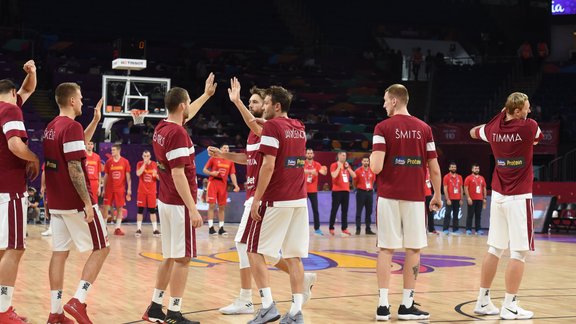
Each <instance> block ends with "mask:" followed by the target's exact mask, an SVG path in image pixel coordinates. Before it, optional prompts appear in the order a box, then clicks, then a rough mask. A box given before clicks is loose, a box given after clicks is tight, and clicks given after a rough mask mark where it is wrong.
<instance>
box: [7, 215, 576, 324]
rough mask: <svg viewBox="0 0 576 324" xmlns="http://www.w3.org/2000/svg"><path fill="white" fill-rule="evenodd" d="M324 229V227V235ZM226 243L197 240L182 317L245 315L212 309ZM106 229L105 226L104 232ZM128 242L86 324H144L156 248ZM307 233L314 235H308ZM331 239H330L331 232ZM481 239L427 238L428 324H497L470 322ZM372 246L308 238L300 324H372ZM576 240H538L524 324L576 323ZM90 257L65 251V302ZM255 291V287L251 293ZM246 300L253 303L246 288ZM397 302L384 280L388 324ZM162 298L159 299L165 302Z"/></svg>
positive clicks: (39, 268)
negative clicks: (312, 275) (311, 277)
mask: <svg viewBox="0 0 576 324" xmlns="http://www.w3.org/2000/svg"><path fill="white" fill-rule="evenodd" d="M324 227H325V226H323V228H324ZM226 229H227V230H228V231H229V232H230V235H229V236H228V237H218V236H216V237H209V236H208V233H207V232H208V228H207V227H206V226H204V227H202V228H201V229H200V231H199V233H198V241H197V244H198V252H199V254H200V257H199V258H198V259H197V260H194V261H193V262H191V267H190V272H189V279H188V286H187V289H186V293H185V296H184V299H183V309H182V312H183V313H185V314H187V316H188V317H189V318H190V319H194V320H199V321H201V322H202V323H246V322H247V321H248V320H250V319H251V315H241V316H224V315H220V313H219V312H218V308H220V307H222V306H225V305H227V304H228V303H230V302H231V301H232V300H233V299H234V298H235V297H236V296H237V294H238V292H239V288H240V287H239V282H240V280H239V276H238V264H237V256H236V253H235V250H234V242H233V238H234V234H235V231H236V227H235V226H234V225H226ZM43 230H44V227H43V226H36V225H34V226H29V229H28V231H29V234H30V236H29V238H28V241H27V244H28V249H27V251H26V253H25V254H24V257H23V260H22V263H21V265H20V273H19V275H18V280H17V284H16V291H15V297H14V306H15V307H16V309H17V311H18V313H19V314H20V315H24V316H27V317H28V318H29V320H30V322H31V323H45V322H46V319H47V316H48V313H49V311H50V294H49V285H48V264H49V260H50V253H51V238H49V237H42V236H40V232H41V231H43ZM109 230H112V227H109ZM124 230H125V231H126V234H127V235H126V236H124V237H117V236H111V237H110V242H111V249H112V250H111V253H110V255H109V257H108V260H107V262H106V263H105V265H104V267H103V269H102V272H101V273H100V276H99V278H98V280H97V281H96V282H95V283H94V285H93V287H92V289H91V291H90V294H89V296H88V312H89V315H90V316H91V319H92V320H93V322H94V323H143V321H141V320H140V317H141V315H142V313H143V312H144V310H145V309H146V306H147V305H148V304H149V302H150V297H151V295H152V289H153V285H154V278H155V274H156V269H157V266H158V264H159V262H158V261H157V259H158V258H160V257H161V256H160V253H161V252H160V251H161V244H160V239H159V238H154V237H152V235H151V227H150V226H144V235H143V236H142V237H140V238H135V237H134V235H133V233H134V231H135V226H133V225H125V226H124ZM311 232H312V231H311ZM338 233H339V231H337V234H338ZM486 238H487V237H486V236H448V237H446V236H435V235H434V236H429V237H428V244H429V247H428V248H427V249H425V250H424V251H423V252H424V253H423V256H422V260H421V264H422V267H421V274H420V276H419V277H418V284H417V289H416V296H415V297H416V301H417V302H418V303H420V304H421V305H422V306H421V308H422V309H424V310H426V311H429V312H430V313H431V319H430V321H429V322H434V323H441V322H446V323H448V322H452V323H467V322H475V321H484V322H486V321H487V322H497V321H498V316H485V317H480V316H475V315H474V314H473V311H472V310H473V307H474V302H475V299H476V296H477V293H478V285H479V275H480V263H481V262H482V258H483V256H484V253H485V252H486V250H487V246H486ZM375 245H376V238H375V237H374V236H366V235H360V236H352V237H349V238H341V237H339V236H336V237H328V236H324V237H318V236H312V237H311V240H310V251H311V256H310V258H309V259H307V260H305V268H306V271H315V272H316V273H317V274H318V281H317V283H316V286H315V287H314V289H313V296H312V300H311V301H309V302H308V303H307V304H306V305H305V307H304V317H305V321H306V323H370V322H374V321H375V320H374V315H375V311H376V306H377V303H378V296H377V292H378V290H377V284H376V274H375V266H376V259H375V256H376V252H377V249H376V247H375ZM575 251H576V236H562V235H552V236H550V237H549V236H548V235H544V236H539V237H537V241H536V251H535V252H534V253H532V254H530V255H529V257H528V259H527V266H526V272H525V275H524V280H523V283H522V287H521V291H520V295H519V300H520V303H521V305H522V307H524V308H526V309H528V310H531V311H534V313H535V318H534V319H533V320H531V321H523V322H522V323H569V322H576V307H574V305H576V281H575V280H574V278H576V275H575V274H574V269H575V267H576V253H575ZM88 255H89V253H85V254H79V253H78V252H77V251H72V252H71V253H70V257H69V260H68V263H67V268H66V281H65V289H64V301H67V300H68V299H69V298H71V297H72V295H73V294H74V292H75V290H76V286H77V285H78V281H79V279H80V273H81V271H82V267H83V265H84V261H85V260H86V258H87V257H88ZM394 261H395V264H394V267H393V269H392V270H393V271H394V272H395V273H400V271H401V267H402V263H403V254H402V251H399V252H398V253H397V254H396V255H395V257H394ZM507 261H508V256H507V254H505V256H504V257H503V258H502V260H501V264H500V268H499V271H498V274H497V276H496V279H495V281H494V285H493V287H492V289H493V290H492V291H493V292H492V296H493V299H494V301H495V304H496V306H498V307H500V303H501V300H502V298H503V296H504V290H503V289H504V268H505V266H506V263H507ZM271 282H272V285H271V286H272V293H273V296H274V299H275V300H276V301H277V303H278V308H279V309H280V311H281V312H282V313H284V312H286V311H287V310H288V309H289V307H290V302H289V301H290V298H291V294H290V285H289V281H288V277H287V275H286V274H284V273H282V272H280V271H271ZM253 287H254V288H255V285H253ZM253 296H254V302H255V303H260V298H259V297H258V296H257V293H256V290H255V289H254V293H253ZM401 299H402V276H401V275H399V274H395V275H393V276H392V283H391V288H390V303H391V304H392V309H391V310H392V317H393V319H392V322H395V321H396V310H397V308H398V305H399V303H400V301H401ZM167 301H168V300H167V298H165V300H164V302H165V303H166V302H167ZM258 307H259V306H258Z"/></svg>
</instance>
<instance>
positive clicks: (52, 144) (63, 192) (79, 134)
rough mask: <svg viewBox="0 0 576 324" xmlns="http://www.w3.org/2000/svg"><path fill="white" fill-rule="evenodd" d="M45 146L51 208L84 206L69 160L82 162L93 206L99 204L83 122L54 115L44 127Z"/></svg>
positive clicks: (74, 208)
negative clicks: (90, 174)
mask: <svg viewBox="0 0 576 324" xmlns="http://www.w3.org/2000/svg"><path fill="white" fill-rule="evenodd" d="M43 147H44V158H45V161H46V162H45V169H46V193H47V195H48V200H50V211H53V212H55V210H58V213H62V212H77V211H80V210H83V209H84V202H82V199H81V198H80V195H78V192H77V191H76V188H75V187H74V184H73V183H72V180H71V179H70V174H69V173H68V162H69V161H80V162H81V163H80V164H81V166H82V171H83V172H84V179H85V180H86V186H87V189H88V193H89V194H90V199H91V200H92V205H95V204H96V203H97V200H96V197H95V196H94V195H93V192H92V190H91V189H90V179H88V172H87V171H86V163H85V162H86V161H85V160H86V146H85V145H84V130H83V129H82V125H80V123H79V122H77V121H75V120H73V119H71V118H69V117H65V116H58V117H56V118H54V119H53V120H52V121H51V122H50V124H48V126H46V129H45V130H44V136H43Z"/></svg>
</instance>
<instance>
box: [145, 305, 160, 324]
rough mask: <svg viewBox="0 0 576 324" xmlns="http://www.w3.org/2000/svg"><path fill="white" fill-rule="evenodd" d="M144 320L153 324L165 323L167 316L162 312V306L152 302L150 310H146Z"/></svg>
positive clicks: (149, 306)
mask: <svg viewBox="0 0 576 324" xmlns="http://www.w3.org/2000/svg"><path fill="white" fill-rule="evenodd" d="M142 319H143V320H145V321H148V322H151V323H164V320H165V319H166V314H164V312H163V311H162V305H160V304H157V303H155V302H152V303H151V304H150V305H148V308H146V312H145V313H144V315H142Z"/></svg>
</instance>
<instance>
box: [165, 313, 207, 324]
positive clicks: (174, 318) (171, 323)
mask: <svg viewBox="0 0 576 324" xmlns="http://www.w3.org/2000/svg"><path fill="white" fill-rule="evenodd" d="M164 323H165V324H200V322H198V321H191V320H189V319H187V318H186V317H184V315H182V313H180V312H173V311H171V310H168V314H166V319H165V320H164Z"/></svg>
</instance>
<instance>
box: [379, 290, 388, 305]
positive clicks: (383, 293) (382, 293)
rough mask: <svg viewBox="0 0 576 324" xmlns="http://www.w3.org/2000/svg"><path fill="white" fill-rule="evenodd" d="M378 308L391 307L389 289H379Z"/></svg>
mask: <svg viewBox="0 0 576 324" xmlns="http://www.w3.org/2000/svg"><path fill="white" fill-rule="evenodd" d="M378 306H385V307H389V306H390V304H389V303H388V288H380V289H378Z"/></svg>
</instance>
